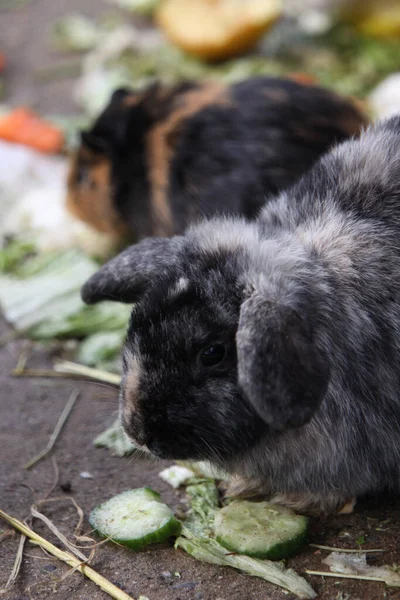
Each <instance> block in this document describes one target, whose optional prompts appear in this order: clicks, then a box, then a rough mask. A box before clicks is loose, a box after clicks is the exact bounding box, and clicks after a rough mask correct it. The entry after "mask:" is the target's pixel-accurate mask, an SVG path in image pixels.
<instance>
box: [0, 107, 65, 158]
mask: <svg viewBox="0 0 400 600" xmlns="http://www.w3.org/2000/svg"><path fill="white" fill-rule="evenodd" d="M0 139H2V140H5V141H7V142H13V143H16V144H22V145H24V146H29V147H30V148H34V149H36V150H39V151H40V152H46V153H48V154H56V153H57V152H60V151H61V150H62V148H63V146H64V135H63V133H62V132H61V131H60V130H59V129H58V128H57V127H55V126H54V125H51V124H50V123H48V122H47V121H45V120H44V119H41V118H40V117H39V116H38V115H36V114H35V113H34V112H33V111H31V110H29V109H28V108H16V109H14V110H13V111H11V112H10V113H8V114H7V115H5V116H3V117H1V118H0Z"/></svg>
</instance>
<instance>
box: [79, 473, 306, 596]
mask: <svg viewBox="0 0 400 600" xmlns="http://www.w3.org/2000/svg"><path fill="white" fill-rule="evenodd" d="M186 492H187V495H188V497H189V503H190V509H189V511H188V513H187V517H186V519H185V520H184V522H183V524H181V522H180V521H178V520H177V519H175V517H174V516H173V513H172V511H171V510H170V509H169V508H168V507H167V506H166V505H165V504H162V503H161V502H160V496H159V495H158V494H157V493H156V492H154V491H153V490H151V489H149V488H140V489H136V490H130V491H127V492H123V493H122V494H119V495H118V496H115V497H114V498H111V499H110V500H108V501H107V502H105V503H104V504H102V505H100V506H99V507H97V508H95V509H94V510H93V512H92V514H91V516H90V523H91V525H92V527H94V529H96V530H97V531H98V533H100V535H101V536H102V537H106V538H107V537H108V538H110V539H112V540H113V541H115V542H118V543H121V544H124V545H127V546H130V547H131V548H133V549H135V550H137V549H139V548H141V547H143V546H144V545H147V544H150V543H152V542H160V541H163V540H166V539H167V538H168V537H170V536H177V535H179V532H180V530H181V529H182V532H181V535H180V536H179V537H178V538H177V540H176V542H175V548H181V549H183V550H185V552H187V553H188V554H190V555H191V556H193V557H194V558H196V559H197V560H200V561H204V562H207V563H211V564H215V565H222V566H230V567H234V568H236V569H239V570H241V571H243V572H244V573H247V574H248V575H253V576H256V577H261V578H262V579H265V580H266V581H269V582H271V583H274V584H276V585H278V586H280V587H282V588H284V589H287V590H289V591H290V592H292V593H293V594H296V595H297V596H298V597H299V598H304V599H307V598H315V597H316V594H315V592H314V590H313V589H312V587H311V586H310V585H309V584H308V583H307V581H305V579H303V578H302V577H300V575H298V574H297V573H296V572H295V571H293V570H292V569H286V568H285V566H284V565H283V564H282V563H280V562H272V561H270V560H260V559H257V558H252V557H250V556H247V555H245V554H239V553H232V552H228V551H227V549H226V548H224V546H222V545H221V544H219V543H218V542H217V541H216V540H215V539H214V538H215V534H214V520H215V519H216V517H218V514H220V512H221V511H220V508H219V494H218V489H217V486H216V484H215V481H214V480H213V479H209V478H204V477H203V478H194V479H191V480H189V481H188V485H187V487H186ZM238 504H241V505H243V502H241V501H238ZM284 510H286V509H280V508H279V507H277V509H276V511H275V514H276V515H278V517H277V519H278V520H279V519H281V518H282V517H281V512H282V511H284ZM239 513H240V511H239ZM291 518H292V520H293V517H291ZM273 519H274V515H271V521H272V520H273ZM298 519H302V517H298ZM239 520H241V516H240V515H239ZM296 535H297V534H296ZM281 555H283V552H282V554H281Z"/></svg>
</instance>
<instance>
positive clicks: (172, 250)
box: [81, 236, 184, 304]
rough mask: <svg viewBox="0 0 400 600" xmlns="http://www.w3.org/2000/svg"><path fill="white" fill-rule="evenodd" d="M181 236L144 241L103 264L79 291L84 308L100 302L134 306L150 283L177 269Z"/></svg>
mask: <svg viewBox="0 0 400 600" xmlns="http://www.w3.org/2000/svg"><path fill="white" fill-rule="evenodd" d="M183 239H184V238H183V237H182V236H175V237H173V238H147V239H145V240H143V241H142V242H140V243H139V244H136V245H135V246H130V247H129V248H128V249H127V250H125V251H124V252H122V253H121V254H119V255H118V256H116V257H115V258H114V259H112V260H111V261H110V262H108V263H107V264H105V265H104V266H103V267H101V269H100V270H99V271H97V273H95V274H94V275H92V277H91V278H90V279H89V280H88V281H87V282H86V283H85V284H84V286H83V287H82V290H81V294H82V299H83V301H84V302H86V304H95V303H96V302H101V301H102V300H115V301H117V302H126V303H133V302H136V301H137V300H138V299H139V298H140V296H142V295H143V294H144V293H145V292H146V291H147V289H148V288H149V287H150V285H151V282H152V280H153V279H154V278H155V277H157V276H158V275H160V274H162V273H163V272H166V271H168V270H170V269H174V268H178V267H179V264H180V258H179V255H180V250H181V246H182V242H183Z"/></svg>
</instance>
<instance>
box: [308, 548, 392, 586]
mask: <svg viewBox="0 0 400 600" xmlns="http://www.w3.org/2000/svg"><path fill="white" fill-rule="evenodd" d="M323 562H324V563H325V564H326V565H328V566H329V567H330V570H331V573H323V572H315V574H318V575H325V576H326V575H329V576H331V577H335V576H337V577H344V578H348V579H364V580H365V581H382V583H386V585H388V586H391V587H400V566H395V565H393V566H388V565H385V566H383V567H375V566H373V565H369V564H368V563H367V556H366V554H365V552H360V553H359V554H342V553H341V552H332V553H331V554H329V556H328V557H327V558H325V559H324V560H323ZM307 573H312V571H307Z"/></svg>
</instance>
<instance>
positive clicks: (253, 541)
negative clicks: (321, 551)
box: [214, 501, 308, 560]
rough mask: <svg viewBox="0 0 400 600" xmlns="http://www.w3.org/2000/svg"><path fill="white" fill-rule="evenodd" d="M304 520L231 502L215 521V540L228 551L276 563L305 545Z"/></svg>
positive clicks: (264, 506) (271, 507) (278, 509)
mask: <svg viewBox="0 0 400 600" xmlns="http://www.w3.org/2000/svg"><path fill="white" fill-rule="evenodd" d="M307 524H308V519H307V517H303V516H300V515H296V514H295V513H294V512H293V511H292V510H290V509H288V508H285V507H283V506H277V505H275V504H270V503H268V502H248V501H234V502H232V503H231V504H229V505H228V506H225V507H224V508H222V509H221V510H220V511H219V512H218V514H217V515H216V517H215V522H214V531H215V539H216V540H217V542H219V543H220V544H222V545H223V546H224V547H225V548H227V549H228V550H231V551H232V552H238V553H239V554H246V555H247V556H254V557H255V558H269V559H270V560H280V559H282V558H287V557H288V556H290V555H292V554H296V552H298V551H299V550H300V548H301V547H302V546H303V545H304V543H305V541H306V533H307Z"/></svg>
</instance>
